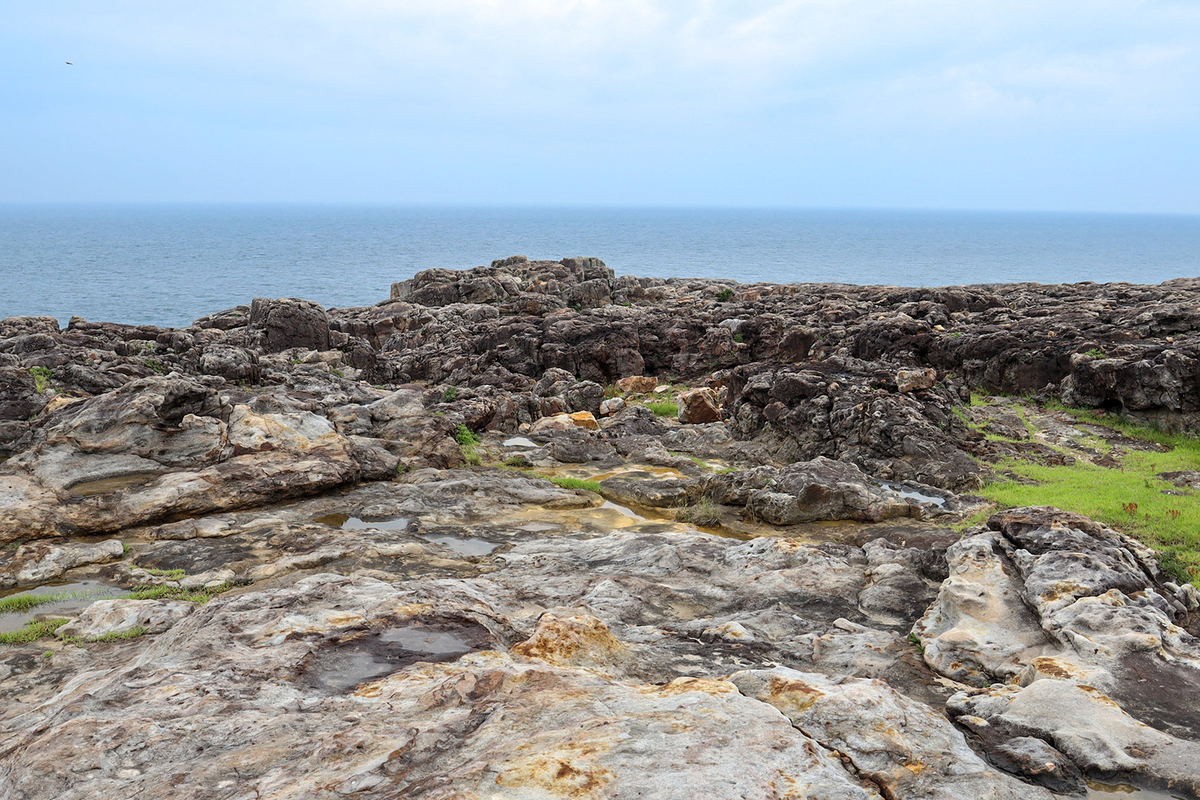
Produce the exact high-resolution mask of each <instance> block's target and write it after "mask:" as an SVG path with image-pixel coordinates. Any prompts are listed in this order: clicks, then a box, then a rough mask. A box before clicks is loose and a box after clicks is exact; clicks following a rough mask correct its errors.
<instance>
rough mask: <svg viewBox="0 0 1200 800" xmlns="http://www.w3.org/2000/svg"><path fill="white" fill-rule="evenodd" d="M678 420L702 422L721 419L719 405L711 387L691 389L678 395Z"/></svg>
mask: <svg viewBox="0 0 1200 800" xmlns="http://www.w3.org/2000/svg"><path fill="white" fill-rule="evenodd" d="M679 421H680V422H683V423H686V424H689V425H696V424H703V423H706V422H720V421H721V407H720V405H719V404H718V402H717V393H716V392H714V391H713V390H712V389H692V390H691V391H687V392H684V393H683V394H681V395H679Z"/></svg>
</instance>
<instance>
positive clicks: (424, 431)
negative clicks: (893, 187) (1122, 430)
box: [0, 257, 1200, 799]
mask: <svg viewBox="0 0 1200 800" xmlns="http://www.w3.org/2000/svg"><path fill="white" fill-rule="evenodd" d="M1198 294H1200V284H1198V283H1196V282H1195V281H1172V282H1168V283H1166V284H1162V285H1160V286H1150V287H1147V286H1131V285H1125V284H1110V285H1102V286H1101V285H1095V284H1078V285H1074V286H1060V287H1053V286H1051V287H1047V286H1033V285H1015V286H986V287H979V286H977V287H957V288H953V287H952V288H945V289H899V288H891V287H852V286H836V287H834V286H773V285H756V286H738V285H736V284H731V283H729V282H720V281H701V280H678V279H671V280H661V279H644V278H634V277H630V276H621V277H617V276H615V275H614V274H613V273H612V271H611V270H609V269H608V268H607V267H606V266H605V265H604V264H603V263H602V262H600V261H599V260H597V259H588V258H578V259H564V260H562V261H558V262H538V261H528V260H527V259H525V258H523V257H513V258H509V259H504V260H502V261H498V262H495V263H493V264H492V265H491V266H490V267H486V268H479V269H476V270H470V271H452V270H427V271H424V272H421V273H419V274H418V275H416V276H415V277H414V278H413V279H411V280H409V281H403V282H401V283H398V284H396V285H395V286H394V287H393V289H392V295H391V297H390V298H389V299H387V300H384V301H383V302H381V303H379V304H377V305H375V306H370V307H364V308H355V309H324V308H322V307H320V306H319V305H317V304H315V303H311V302H308V301H303V300H295V299H282V300H265V299H256V300H254V301H253V302H252V303H250V304H249V305H246V306H240V307H238V308H235V309H230V310H228V311H224V312H218V313H215V314H212V315H209V316H207V317H204V318H202V319H200V320H197V321H196V322H195V323H194V324H193V325H192V326H189V327H188V328H184V329H158V328H153V327H149V326H124V325H117V324H112V323H91V322H86V321H84V320H79V319H73V320H72V321H71V324H70V325H69V326H68V327H67V328H66V329H60V328H59V326H58V325H57V323H56V321H55V320H53V319H49V318H14V319H8V320H3V321H0V453H2V454H3V455H5V456H7V458H6V459H5V460H4V461H3V462H2V463H0V541H3V542H4V543H5V544H6V545H7V546H6V547H5V548H4V549H3V550H0V591H3V592H5V593H6V594H8V595H11V597H12V599H11V600H9V599H7V598H5V601H6V602H8V603H9V606H5V607H4V608H5V609H9V608H11V609H18V608H19V609H21V612H20V613H21V614H22V615H24V616H22V617H21V620H22V621H23V620H24V619H26V618H28V619H32V620H34V622H35V623H38V624H41V625H42V626H43V627H42V628H41V629H39V632H38V633H37V634H36V635H33V636H31V637H30V640H29V641H25V642H22V641H20V640H19V637H18V639H15V640H13V642H11V643H3V644H0V693H2V694H3V697H4V699H5V700H6V703H5V704H3V705H2V706H0V797H13V798H43V797H44V798H127V797H136V796H142V795H146V796H162V797H180V798H209V797H229V798H251V797H256V798H266V797H271V798H289V797H295V798H333V797H342V796H356V797H371V798H399V797H406V798H407V797H424V798H447V799H448V798H456V799H457V798H485V797H486V798H501V797H511V798H527V797H583V798H620V797H631V798H632V797H681V798H682V797H695V796H700V795H704V796H709V797H713V798H745V797H780V798H784V797H794V798H806V797H813V798H818V797H819V798H889V799H893V798H958V797H971V798H976V797H978V798H1017V797H1022V798H1024V797H1028V798H1050V797H1055V796H1060V797H1075V798H1081V797H1084V796H1086V793H1087V792H1088V791H1089V790H1088V788H1087V781H1088V780H1096V779H1102V780H1105V781H1107V782H1111V783H1118V784H1120V783H1130V784H1136V785H1139V786H1153V787H1159V788H1162V789H1164V790H1167V791H1169V792H1172V793H1175V794H1178V795H1179V796H1191V797H1195V796H1200V749H1198V748H1200V714H1198V713H1197V712H1196V710H1195V709H1194V708H1193V705H1194V704H1191V703H1188V702H1181V701H1180V700H1179V698H1187V697H1191V696H1193V695H1195V694H1196V692H1197V690H1198V689H1200V645H1198V644H1197V641H1196V640H1195V639H1194V638H1193V636H1192V635H1191V633H1189V630H1193V631H1194V630H1195V628H1196V611H1197V609H1198V608H1200V596H1198V595H1197V593H1196V591H1195V589H1194V588H1193V587H1192V586H1190V585H1188V584H1184V585H1180V584H1179V583H1177V582H1174V581H1173V580H1172V579H1171V578H1170V576H1168V575H1166V574H1165V573H1164V572H1163V569H1162V567H1161V565H1160V564H1159V562H1158V560H1157V558H1156V554H1155V553H1154V552H1153V551H1151V550H1149V549H1148V548H1146V547H1145V546H1144V545H1141V544H1140V543H1138V542H1137V541H1135V540H1133V539H1130V538H1129V537H1126V536H1124V535H1122V534H1121V533H1119V532H1117V531H1115V530H1112V529H1111V528H1108V527H1106V526H1104V525H1101V524H1099V523H1097V522H1094V521H1092V520H1090V519H1087V518H1084V517H1080V516H1078V515H1075V514H1069V513H1066V512H1063V511H1059V510H1057V509H1049V508H1040V507H1039V508H1025V509H1014V510H1010V511H1005V512H1001V513H998V514H995V515H993V516H992V517H991V518H990V519H989V520H987V524H986V525H977V526H974V527H966V526H965V525H958V523H962V521H963V520H964V518H965V517H967V516H968V515H970V514H972V513H974V512H976V511H978V510H979V509H981V508H983V507H984V506H983V504H982V502H981V501H980V500H979V498H973V497H971V496H970V495H969V494H967V492H969V491H970V489H971V488H973V487H974V486H977V485H978V484H979V482H980V481H981V480H982V479H983V478H984V477H985V476H986V475H987V474H988V472H989V470H991V469H993V468H994V467H993V465H994V464H996V463H999V462H1000V461H1001V460H1002V459H1003V458H1005V457H1007V456H1009V455H1011V454H1013V453H1018V452H1019V453H1020V454H1021V455H1022V456H1023V457H1028V458H1032V459H1035V460H1036V459H1044V460H1045V461H1046V462H1047V463H1052V461H1053V460H1054V459H1059V460H1061V459H1064V458H1068V457H1070V456H1069V455H1066V453H1068V452H1079V450H1078V448H1079V447H1082V445H1077V444H1076V445H1072V447H1075V448H1076V449H1075V450H1070V449H1069V448H1063V447H1052V446H1050V444H1049V443H1051V442H1053V441H1055V437H1060V438H1063V439H1064V440H1066V439H1071V437H1075V438H1074V439H1071V441H1074V442H1078V441H1079V440H1080V439H1081V437H1080V432H1079V431H1078V430H1077V429H1074V428H1069V427H1068V426H1065V425H1064V424H1062V423H1061V421H1059V420H1057V418H1055V417H1054V416H1053V414H1050V413H1047V414H1044V415H1042V416H1040V417H1038V418H1035V419H1030V418H1029V417H1027V416H1025V415H1021V414H1018V413H1010V410H1009V409H1007V408H1006V407H1005V406H1004V404H1003V403H997V404H996V405H995V406H993V407H988V408H977V407H971V406H968V405H966V401H967V399H968V398H969V392H970V390H972V389H977V388H983V389H990V390H1002V391H1011V392H1025V391H1033V392H1040V393H1041V394H1042V396H1043V397H1046V398H1059V399H1062V400H1065V401H1067V402H1074V403H1084V404H1088V405H1091V406H1095V407H1100V408H1105V409H1109V410H1121V411H1124V412H1125V413H1127V414H1129V415H1131V416H1134V417H1135V418H1138V417H1140V418H1144V419H1154V420H1158V421H1159V422H1161V423H1163V424H1167V425H1173V426H1177V427H1182V428H1189V429H1193V430H1194V429H1196V427H1197V424H1198V421H1200V416H1198V415H1200V407H1198V406H1197V405H1196V402H1197V401H1196V398H1197V396H1198V393H1197V389H1198V388H1200V366H1198V364H1200V361H1198V360H1197V355H1196V350H1197V344H1198V343H1200V339H1198V338H1197V337H1198V336H1200V333H1198V332H1197V331H1198V328H1197V325H1198V323H1200V317H1197V314H1196V312H1195V309H1196V307H1197V306H1196V300H1197V299H1200V298H1197V295H1198ZM1094 435H1101V434H1094ZM1120 445H1121V446H1123V447H1132V446H1135V445H1134V444H1133V443H1131V442H1127V441H1122V442H1120ZM1194 474H1195V473H1191V472H1181V473H1172V474H1171V475H1169V476H1168V479H1170V480H1172V481H1174V482H1175V485H1176V486H1178V487H1179V489H1180V491H1181V492H1188V491H1190V490H1191V489H1192V488H1194V483H1195V481H1194V479H1193V477H1194ZM548 478H549V479H550V480H548ZM953 525H958V527H951V526H953ZM964 527H965V530H964ZM56 586H58V587H63V592H62V593H61V596H59V595H54V596H53V597H51V596H50V594H49V593H52V592H53V591H54V589H55V588H56ZM74 587H83V588H84V589H86V590H87V591H84V592H80V591H76V590H75V588H74ZM93 590H97V591H98V590H103V592H104V594H103V596H96V597H94V596H93V595H91V594H90V592H92V591H93ZM134 592H136V594H134V595H133V596H129V595H130V594H133V593H134ZM38 593H43V594H45V595H46V598H47V599H46V601H45V602H43V601H39V600H37V599H36V598H33V599H31V596H32V595H33V594H38ZM113 595H116V596H113ZM93 597H94V599H93ZM16 613H17V612H16V611H15V610H3V611H0V616H4V617H8V616H12V615H14V614H16ZM0 621H4V620H0ZM20 624H21V623H17V624H14V625H6V627H5V630H6V631H12V630H15V629H17V628H19V627H20ZM38 637H40V638H38Z"/></svg>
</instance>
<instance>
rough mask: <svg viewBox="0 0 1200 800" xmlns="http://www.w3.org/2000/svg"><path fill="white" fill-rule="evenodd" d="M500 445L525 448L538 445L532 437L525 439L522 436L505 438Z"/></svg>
mask: <svg viewBox="0 0 1200 800" xmlns="http://www.w3.org/2000/svg"><path fill="white" fill-rule="evenodd" d="M502 445H503V446H504V447H522V448H525V449H529V448H532V447H538V446H539V445H538V443H537V442H535V441H533V440H532V439H526V438H525V437H524V436H514V437H512V438H511V439H505V440H504V441H503V442H502Z"/></svg>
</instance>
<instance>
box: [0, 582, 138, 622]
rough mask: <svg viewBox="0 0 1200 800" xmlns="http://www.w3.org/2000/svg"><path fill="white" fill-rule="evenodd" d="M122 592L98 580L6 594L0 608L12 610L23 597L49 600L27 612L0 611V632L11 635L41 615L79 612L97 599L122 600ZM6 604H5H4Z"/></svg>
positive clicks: (19, 610)
mask: <svg viewBox="0 0 1200 800" xmlns="http://www.w3.org/2000/svg"><path fill="white" fill-rule="evenodd" d="M123 595H124V592H123V591H122V590H121V589H120V587H117V586H112V585H110V584H107V583H101V582H100V581H78V582H76V583H60V584H57V585H49V584H48V585H44V586H39V587H37V588H36V589H22V590H20V591H16V592H9V593H8V594H7V595H5V596H4V597H3V598H2V599H0V609H4V608H8V607H12V605H11V604H12V603H13V602H14V601H17V602H19V601H20V600H21V599H23V598H33V597H38V598H42V597H52V598H55V599H53V600H51V601H49V602H41V603H38V604H37V605H34V606H30V607H29V608H27V609H18V610H13V611H4V610H0V633H10V632H12V631H17V630H20V629H21V628H23V627H25V624H26V623H28V622H29V621H30V620H33V619H35V618H37V617H38V616H40V615H42V614H67V613H71V612H75V611H80V610H82V609H84V608H87V606H89V605H91V604H92V603H93V602H94V601H96V600H104V599H106V598H112V597H121V596H123ZM5 601H7V602H5Z"/></svg>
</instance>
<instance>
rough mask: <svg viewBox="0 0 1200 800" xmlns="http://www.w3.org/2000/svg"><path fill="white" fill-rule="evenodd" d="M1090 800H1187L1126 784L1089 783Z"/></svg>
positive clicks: (1176, 795)
mask: <svg viewBox="0 0 1200 800" xmlns="http://www.w3.org/2000/svg"><path fill="white" fill-rule="evenodd" d="M1087 783H1088V791H1087V796H1088V800H1117V799H1118V798H1125V797H1131V798H1132V797H1136V798H1139V800H1187V799H1186V798H1185V797H1184V796H1183V795H1179V794H1171V793H1170V792H1163V791H1160V790H1158V789H1139V788H1138V787H1136V786H1130V785H1128V784H1124V783H1101V782H1100V781H1088V782H1087Z"/></svg>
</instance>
